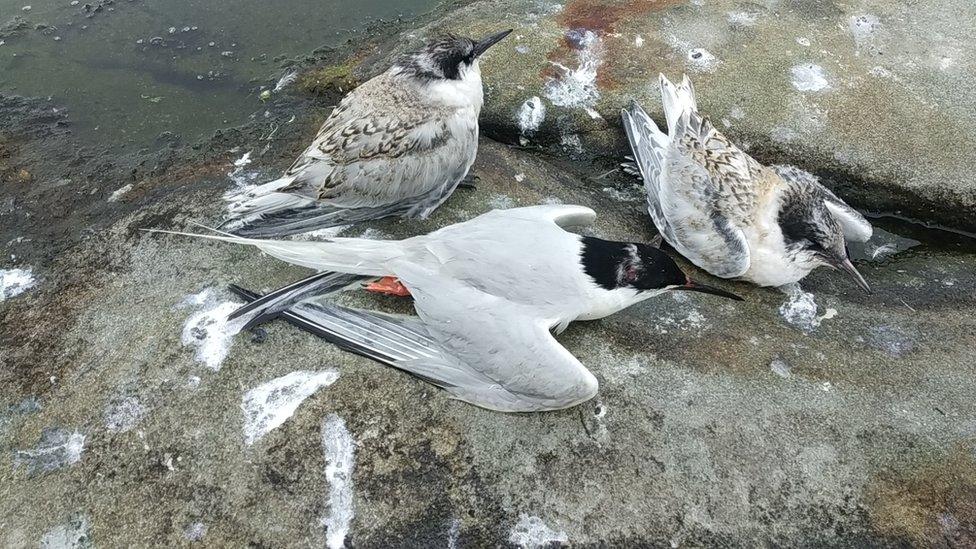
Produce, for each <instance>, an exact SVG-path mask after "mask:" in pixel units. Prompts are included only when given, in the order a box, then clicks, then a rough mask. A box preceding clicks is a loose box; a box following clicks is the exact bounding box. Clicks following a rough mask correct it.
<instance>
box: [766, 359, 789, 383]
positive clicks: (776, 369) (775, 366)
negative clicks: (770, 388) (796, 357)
mask: <svg viewBox="0 0 976 549" xmlns="http://www.w3.org/2000/svg"><path fill="white" fill-rule="evenodd" d="M769 369H770V370H772V372H773V373H774V374H776V375H778V376H779V377H781V378H783V379H786V378H788V377H790V370H792V369H793V366H791V365H790V363H789V362H787V361H786V360H784V359H782V358H779V357H777V358H774V359H773V361H772V362H770V363H769Z"/></svg>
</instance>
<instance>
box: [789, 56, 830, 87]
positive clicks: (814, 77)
mask: <svg viewBox="0 0 976 549" xmlns="http://www.w3.org/2000/svg"><path fill="white" fill-rule="evenodd" d="M790 75H791V77H792V80H791V82H792V84H793V87H794V88H796V89H797V90H799V91H801V92H818V91H823V90H826V89H828V88H830V82H828V81H827V73H826V71H824V68H823V67H821V66H820V65H814V64H813V63H804V64H802V65H794V66H793V67H792V68H791V69H790Z"/></svg>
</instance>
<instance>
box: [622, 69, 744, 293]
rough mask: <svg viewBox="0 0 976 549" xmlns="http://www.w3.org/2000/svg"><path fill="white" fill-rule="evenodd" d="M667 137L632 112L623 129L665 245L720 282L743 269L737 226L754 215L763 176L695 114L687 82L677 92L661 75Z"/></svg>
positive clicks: (637, 110) (633, 109)
mask: <svg viewBox="0 0 976 549" xmlns="http://www.w3.org/2000/svg"><path fill="white" fill-rule="evenodd" d="M661 100H662V103H663V105H664V114H665V117H666V118H667V123H668V131H669V134H668V135H665V134H664V133H663V132H661V131H660V130H659V129H658V127H657V125H656V124H654V121H653V120H651V119H650V117H648V116H647V113H645V112H644V111H643V109H641V108H640V107H639V106H638V105H634V106H632V107H631V109H630V110H629V111H628V112H627V113H626V116H625V118H624V122H625V124H624V127H625V128H626V129H627V135H628V137H629V138H630V142H631V148H632V150H633V152H634V157H635V159H636V161H637V165H638V167H639V168H640V170H641V173H642V174H643V176H644V181H645V187H646V188H647V195H648V209H649V211H650V214H651V218H652V219H653V220H654V224H655V225H656V226H657V228H658V230H659V231H660V232H661V235H662V236H663V237H664V239H665V240H667V241H668V243H669V244H671V246H673V247H674V248H675V249H676V250H678V251H679V252H680V253H681V254H682V255H684V256H685V257H687V258H688V259H689V260H690V261H692V262H693V263H695V264H696V265H698V266H699V267H701V268H703V269H705V270H706V271H708V272H710V273H712V274H714V275H716V276H721V277H725V278H734V277H737V276H741V275H743V274H744V273H745V272H746V271H747V270H748V269H749V263H750V253H749V246H748V241H747V240H746V237H745V234H744V233H743V231H742V229H741V227H742V226H743V223H745V222H747V220H748V219H749V218H750V217H751V216H752V215H753V214H754V212H755V203H756V196H757V194H758V193H757V191H758V189H757V187H758V186H759V185H758V184H757V180H758V179H759V178H761V177H762V175H763V169H762V166H760V165H759V164H758V163H757V162H756V161H755V160H753V159H752V158H751V157H749V155H747V154H745V153H744V152H742V151H741V150H739V149H738V148H737V147H735V146H734V145H732V144H731V143H730V142H729V141H728V140H727V139H726V138H725V136H723V135H722V134H721V133H719V132H718V130H716V129H715V127H714V126H712V124H711V123H710V122H708V120H706V119H704V118H703V117H702V116H701V115H700V114H699V113H698V111H697V106H696V101H695V92H694V88H693V87H692V85H691V82H690V81H689V80H688V78H687V77H685V79H684V80H683V81H682V83H681V85H680V86H675V85H674V84H672V83H671V82H670V81H669V80H668V79H667V78H665V77H664V76H663V75H661Z"/></svg>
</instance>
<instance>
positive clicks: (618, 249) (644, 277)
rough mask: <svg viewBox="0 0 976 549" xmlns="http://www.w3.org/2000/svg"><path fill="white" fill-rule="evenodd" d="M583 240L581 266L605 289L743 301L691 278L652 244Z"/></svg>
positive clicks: (590, 238)
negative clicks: (680, 292) (673, 292)
mask: <svg viewBox="0 0 976 549" xmlns="http://www.w3.org/2000/svg"><path fill="white" fill-rule="evenodd" d="M582 241H583V254H582V263H583V268H584V270H585V271H586V274H588V275H589V276H590V278H592V279H593V281H594V282H595V283H596V284H598V285H599V286H601V287H603V288H604V289H606V290H615V289H619V288H629V289H632V290H636V291H637V292H639V293H641V294H650V295H656V294H660V293H663V292H666V291H670V290H685V291H693V292H702V293H706V294H714V295H718V296H722V297H727V298H729V299H735V300H736V301H742V298H741V297H739V296H737V295H735V294H733V293H730V292H726V291H725V290H722V289H720V288H716V287H714V286H708V285H706V284H701V283H699V282H696V281H694V280H692V279H691V277H689V276H688V275H686V274H685V273H684V271H682V270H681V268H680V267H678V264H677V263H675V262H674V260H673V259H671V256H669V255H668V254H666V253H664V252H662V251H661V250H660V249H659V248H656V247H654V246H650V245H648V244H641V243H637V242H613V241H609V240H602V239H599V238H593V237H582Z"/></svg>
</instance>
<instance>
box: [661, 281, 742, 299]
mask: <svg viewBox="0 0 976 549" xmlns="http://www.w3.org/2000/svg"><path fill="white" fill-rule="evenodd" d="M675 290H685V291H688V292H701V293H703V294H712V295H718V296H722V297H727V298H729V299H734V300H736V301H744V300H743V299H742V298H741V297H739V296H737V295H735V294H733V293H732V292H726V291H725V290H723V289H721V288H716V287H715V286H709V285H708V284H701V283H699V282H695V281H694V280H692V279H690V278H689V279H688V283H687V284H685V285H684V286H678V287H677V288H675Z"/></svg>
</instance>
